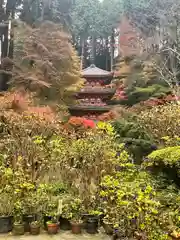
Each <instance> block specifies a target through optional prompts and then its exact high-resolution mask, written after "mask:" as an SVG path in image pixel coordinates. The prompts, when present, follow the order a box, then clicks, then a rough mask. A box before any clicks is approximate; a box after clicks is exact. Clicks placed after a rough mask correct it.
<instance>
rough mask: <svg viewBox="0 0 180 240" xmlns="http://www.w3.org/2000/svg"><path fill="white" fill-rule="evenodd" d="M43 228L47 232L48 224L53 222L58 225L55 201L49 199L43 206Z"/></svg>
mask: <svg viewBox="0 0 180 240" xmlns="http://www.w3.org/2000/svg"><path fill="white" fill-rule="evenodd" d="M44 205H45V206H44V209H43V212H44V217H43V219H44V228H45V230H48V227H47V225H48V223H50V222H55V223H58V219H56V218H57V213H56V212H57V201H55V200H54V199H51V198H50V199H49V200H48V201H47V202H46V203H45V204H44Z"/></svg>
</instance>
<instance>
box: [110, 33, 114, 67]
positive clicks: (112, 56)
mask: <svg viewBox="0 0 180 240" xmlns="http://www.w3.org/2000/svg"><path fill="white" fill-rule="evenodd" d="M114 44H115V39H114V29H112V34H111V47H110V52H111V71H113V66H114Z"/></svg>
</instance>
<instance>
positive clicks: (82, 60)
mask: <svg viewBox="0 0 180 240" xmlns="http://www.w3.org/2000/svg"><path fill="white" fill-rule="evenodd" d="M84 46H85V40H84V37H82V38H81V70H82V69H83V67H84Z"/></svg>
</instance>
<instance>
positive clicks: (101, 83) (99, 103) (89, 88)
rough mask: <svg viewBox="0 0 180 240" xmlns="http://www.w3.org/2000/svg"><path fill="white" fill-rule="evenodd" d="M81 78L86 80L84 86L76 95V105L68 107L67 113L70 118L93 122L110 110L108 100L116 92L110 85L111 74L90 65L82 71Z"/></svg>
mask: <svg viewBox="0 0 180 240" xmlns="http://www.w3.org/2000/svg"><path fill="white" fill-rule="evenodd" d="M82 76H83V78H85V79H86V82H85V86H84V88H83V89H81V90H80V91H79V92H77V93H76V100H77V101H76V104H75V105H73V106H70V107H69V111H70V113H71V115H72V116H80V117H85V118H89V119H94V120H95V119H97V117H98V116H99V115H101V114H103V113H106V112H109V111H110V110H111V106H109V105H108V100H110V99H111V98H112V97H113V95H114V94H115V92H116V88H115V87H113V86H112V85H111V80H112V78H113V73H112V72H108V71H105V70H103V69H100V68H98V67H96V66H95V65H94V64H92V65H91V66H90V67H88V68H86V69H84V70H83V71H82Z"/></svg>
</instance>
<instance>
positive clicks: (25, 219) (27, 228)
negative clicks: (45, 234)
mask: <svg viewBox="0 0 180 240" xmlns="http://www.w3.org/2000/svg"><path fill="white" fill-rule="evenodd" d="M34 221H36V215H35V214H34V215H24V216H23V222H24V230H25V232H30V224H31V223H32V222H34Z"/></svg>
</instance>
